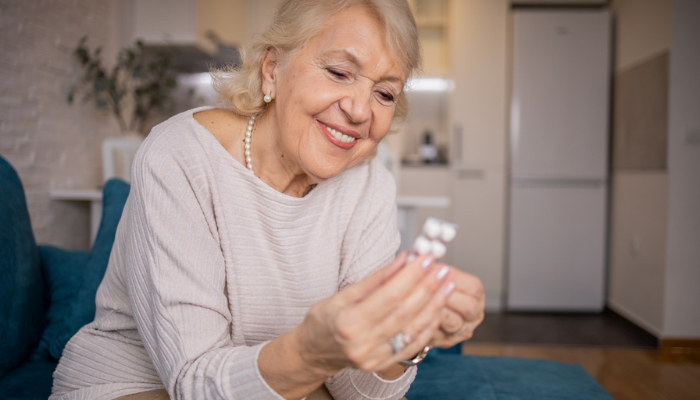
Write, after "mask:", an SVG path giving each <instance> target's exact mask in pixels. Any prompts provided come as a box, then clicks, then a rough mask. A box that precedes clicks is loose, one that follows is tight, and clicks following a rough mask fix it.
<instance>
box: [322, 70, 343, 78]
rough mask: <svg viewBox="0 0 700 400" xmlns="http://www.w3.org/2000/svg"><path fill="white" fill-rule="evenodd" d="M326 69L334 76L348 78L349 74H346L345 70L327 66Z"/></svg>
mask: <svg viewBox="0 0 700 400" xmlns="http://www.w3.org/2000/svg"><path fill="white" fill-rule="evenodd" d="M326 70H327V71H328V73H329V74H331V76H333V77H334V78H337V79H345V78H347V74H346V73H345V72H343V71H340V70H337V69H333V68H326Z"/></svg>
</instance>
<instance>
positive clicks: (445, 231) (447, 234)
mask: <svg viewBox="0 0 700 400" xmlns="http://www.w3.org/2000/svg"><path fill="white" fill-rule="evenodd" d="M456 235H457V230H456V229H455V228H454V226H452V225H450V224H442V233H441V234H440V239H442V241H443V242H445V243H449V242H451V241H452V239H454V238H455V236H456Z"/></svg>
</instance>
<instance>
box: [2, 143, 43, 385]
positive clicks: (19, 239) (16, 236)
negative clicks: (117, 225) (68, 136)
mask: <svg viewBox="0 0 700 400" xmlns="http://www.w3.org/2000/svg"><path fill="white" fill-rule="evenodd" d="M0 293H2V294H3V296H2V297H3V299H2V301H0V354H1V355H2V356H0V377H2V376H4V375H5V374H6V373H7V372H8V371H9V370H11V369H13V368H15V367H17V366H18V365H19V364H21V363H22V362H23V361H25V360H26V359H27V357H28V356H29V354H30V353H31V351H32V349H33V348H34V347H35V346H36V344H37V342H38V341H39V336H40V335H41V331H42V329H44V322H43V321H44V310H45V301H44V295H45V294H44V291H43V283H42V280H41V270H40V266H39V251H38V250H37V247H36V242H35V241H34V234H33V233H32V226H31V223H30V221H29V211H28V210H27V202H26V200H25V197H24V189H23V188H22V182H21V181H20V180H19V176H17V173H16V172H15V170H14V169H13V168H12V166H11V165H10V164H9V163H8V162H7V161H5V160H4V159H3V158H2V157H0Z"/></svg>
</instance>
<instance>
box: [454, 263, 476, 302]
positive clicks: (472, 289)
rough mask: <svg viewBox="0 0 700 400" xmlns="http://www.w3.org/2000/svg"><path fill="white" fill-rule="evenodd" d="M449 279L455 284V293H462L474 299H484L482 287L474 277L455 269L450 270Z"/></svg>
mask: <svg viewBox="0 0 700 400" xmlns="http://www.w3.org/2000/svg"><path fill="white" fill-rule="evenodd" d="M450 279H451V280H454V282H455V285H456V289H455V293H464V294H465V295H467V296H471V297H474V298H476V299H480V298H483V297H484V285H483V284H482V283H481V280H480V279H479V278H477V277H476V276H474V275H472V274H468V273H466V272H464V271H460V270H458V269H456V268H451V269H450Z"/></svg>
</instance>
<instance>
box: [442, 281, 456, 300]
mask: <svg viewBox="0 0 700 400" xmlns="http://www.w3.org/2000/svg"><path fill="white" fill-rule="evenodd" d="M454 290H455V283H454V282H450V283H449V284H448V285H447V286H445V290H444V291H443V293H444V294H445V297H448V296H449V295H451V294H452V292H453V291H454Z"/></svg>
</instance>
